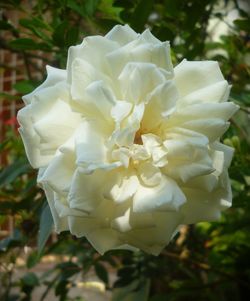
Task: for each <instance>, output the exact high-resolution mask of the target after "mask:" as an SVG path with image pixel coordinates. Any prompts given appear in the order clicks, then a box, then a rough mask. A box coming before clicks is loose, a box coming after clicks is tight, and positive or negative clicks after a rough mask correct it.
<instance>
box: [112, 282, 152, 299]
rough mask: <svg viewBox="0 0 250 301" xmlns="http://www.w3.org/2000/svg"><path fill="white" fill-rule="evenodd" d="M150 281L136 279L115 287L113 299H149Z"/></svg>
mask: <svg viewBox="0 0 250 301" xmlns="http://www.w3.org/2000/svg"><path fill="white" fill-rule="evenodd" d="M149 288H150V281H149V279H147V280H145V281H144V282H142V281H139V280H135V281H134V282H132V283H131V284H129V285H127V286H124V287H121V288H116V289H114V292H113V297H112V300H111V301H139V300H140V301H147V300H148V296H149Z"/></svg>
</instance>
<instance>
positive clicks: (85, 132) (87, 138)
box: [75, 119, 109, 170]
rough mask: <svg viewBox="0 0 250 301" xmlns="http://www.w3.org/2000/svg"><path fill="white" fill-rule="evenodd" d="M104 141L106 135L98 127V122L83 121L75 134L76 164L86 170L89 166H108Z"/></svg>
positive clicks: (103, 130)
mask: <svg viewBox="0 0 250 301" xmlns="http://www.w3.org/2000/svg"><path fill="white" fill-rule="evenodd" d="M106 139H107V133H106V132H105V129H103V128H100V127H99V126H98V120H88V119H84V120H83V121H82V123H81V124H80V126H79V127H78V129H77V132H76V133H75V147H76V164H77V165H78V166H82V167H83V168H86V170H87V169H88V166H89V165H94V164H102V163H103V164H108V163H109V162H108V157H107V152H108V149H107V147H106V145H105V140H106Z"/></svg>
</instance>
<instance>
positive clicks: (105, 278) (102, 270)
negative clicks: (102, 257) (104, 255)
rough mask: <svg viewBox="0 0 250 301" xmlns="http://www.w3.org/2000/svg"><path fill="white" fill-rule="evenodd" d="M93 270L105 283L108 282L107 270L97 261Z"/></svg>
mask: <svg viewBox="0 0 250 301" xmlns="http://www.w3.org/2000/svg"><path fill="white" fill-rule="evenodd" d="M95 272H96V275H97V276H98V277H99V278H100V279H101V280H102V281H103V282H104V283H106V284H108V282H109V277H108V272H107V270H106V268H105V267H104V266H103V265H102V264H100V263H99V262H97V263H96V264H95Z"/></svg>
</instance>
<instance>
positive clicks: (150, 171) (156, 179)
mask: <svg viewBox="0 0 250 301" xmlns="http://www.w3.org/2000/svg"><path fill="white" fill-rule="evenodd" d="M138 175H139V177H140V179H141V180H142V182H143V185H146V186H149V187H151V186H157V185H159V184H160V183H161V178H162V174H161V171H160V169H159V168H157V167H155V166H153V165H152V164H151V163H149V162H144V163H141V164H140V165H139V167H138Z"/></svg>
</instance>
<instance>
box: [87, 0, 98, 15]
mask: <svg viewBox="0 0 250 301" xmlns="http://www.w3.org/2000/svg"><path fill="white" fill-rule="evenodd" d="M99 2H100V0H89V1H85V12H86V15H87V16H89V17H92V16H93V14H94V13H95V11H96V9H97V6H98V4H99Z"/></svg>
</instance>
